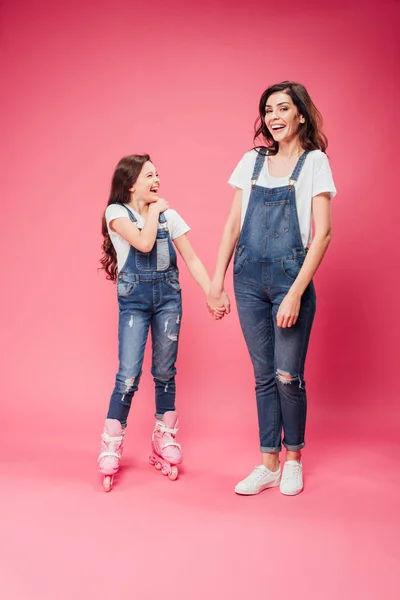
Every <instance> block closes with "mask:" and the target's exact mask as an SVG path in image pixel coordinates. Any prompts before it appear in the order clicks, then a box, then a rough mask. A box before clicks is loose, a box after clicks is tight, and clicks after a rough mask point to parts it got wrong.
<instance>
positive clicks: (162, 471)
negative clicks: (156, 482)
mask: <svg viewBox="0 0 400 600" xmlns="http://www.w3.org/2000/svg"><path fill="white" fill-rule="evenodd" d="M161 473H162V474H163V475H168V467H163V468H162V469H161Z"/></svg>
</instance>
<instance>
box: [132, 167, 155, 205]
mask: <svg viewBox="0 0 400 600" xmlns="http://www.w3.org/2000/svg"><path fill="white" fill-rule="evenodd" d="M159 187H160V179H159V177H158V173H157V171H156V168H155V166H154V165H153V163H152V162H150V161H147V162H145V163H144V165H143V167H142V170H141V171H140V174H139V177H138V178H137V179H136V181H135V183H134V184H133V185H132V187H131V188H130V190H129V191H130V192H131V193H133V195H134V196H135V198H136V199H137V200H144V201H145V202H148V203H151V202H157V200H158V189H159Z"/></svg>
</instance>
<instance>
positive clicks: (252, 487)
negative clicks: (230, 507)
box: [235, 465, 281, 496]
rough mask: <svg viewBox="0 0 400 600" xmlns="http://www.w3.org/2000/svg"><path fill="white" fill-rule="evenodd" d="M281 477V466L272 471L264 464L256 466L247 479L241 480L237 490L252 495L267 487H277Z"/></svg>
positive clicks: (244, 494) (245, 494)
mask: <svg viewBox="0 0 400 600" xmlns="http://www.w3.org/2000/svg"><path fill="white" fill-rule="evenodd" d="M280 479H281V467H280V466H279V468H278V470H277V471H270V470H269V469H267V467H264V465H259V466H258V467H255V468H254V471H253V472H252V473H250V475H249V476H248V477H246V479H243V480H242V481H239V483H238V484H237V486H236V487H235V492H236V493H237V494H241V495H243V496H252V495H253V494H259V493H260V492H262V491H263V490H266V489H267V488H271V487H276V486H277V485H279V482H280Z"/></svg>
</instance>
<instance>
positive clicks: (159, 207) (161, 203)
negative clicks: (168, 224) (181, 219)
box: [149, 198, 169, 213]
mask: <svg viewBox="0 0 400 600" xmlns="http://www.w3.org/2000/svg"><path fill="white" fill-rule="evenodd" d="M168 208H169V204H168V202H167V201H166V200H165V199H164V198H158V199H157V200H156V201H155V202H152V203H151V204H150V205H149V210H155V211H157V212H158V213H162V212H164V211H166V210H168Z"/></svg>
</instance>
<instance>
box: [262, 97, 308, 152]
mask: <svg viewBox="0 0 400 600" xmlns="http://www.w3.org/2000/svg"><path fill="white" fill-rule="evenodd" d="M264 118H265V124H266V126H267V127H268V131H269V132H270V133H271V135H272V137H273V138H274V140H275V141H276V142H278V143H281V142H284V141H285V142H286V141H290V140H292V139H293V138H294V137H295V136H297V135H298V130H299V125H300V123H304V122H305V119H304V117H303V115H300V114H299V111H298V110H297V107H296V106H295V105H294V104H293V101H292V99H291V97H290V96H289V94H285V93H284V92H276V93H275V94H271V96H269V98H267V102H266V103H265V117H264Z"/></svg>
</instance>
